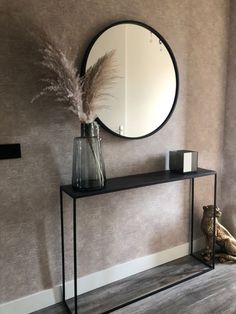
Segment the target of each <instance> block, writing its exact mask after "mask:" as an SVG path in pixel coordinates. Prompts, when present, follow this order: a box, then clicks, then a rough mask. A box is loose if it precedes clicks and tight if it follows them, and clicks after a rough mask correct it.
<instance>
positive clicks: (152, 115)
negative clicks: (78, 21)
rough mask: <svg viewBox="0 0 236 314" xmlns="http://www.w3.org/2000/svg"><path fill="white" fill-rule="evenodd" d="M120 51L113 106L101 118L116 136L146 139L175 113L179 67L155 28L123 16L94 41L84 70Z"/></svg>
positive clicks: (113, 88) (86, 57)
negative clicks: (120, 20)
mask: <svg viewBox="0 0 236 314" xmlns="http://www.w3.org/2000/svg"><path fill="white" fill-rule="evenodd" d="M111 50H115V60H116V64H117V76H118V77H119V78H118V79H117V81H116V82H115V84H114V86H113V87H112V88H111V90H110V91H109V94H110V95H111V96H112V97H110V98H109V99H107V102H108V105H109V106H108V108H105V109H103V110H101V111H99V114H98V122H99V123H100V124H101V125H102V126H103V127H104V128H105V129H107V130H108V131H110V132H112V133H113V134H115V135H118V136H122V137H126V138H142V137H146V136H149V135H151V134H153V133H154V132H156V131H158V130H159V129H160V128H161V127H162V126H163V125H164V124H165V123H166V122H167V120H168V119H169V117H170V115H171V114H172V112H173V110H174V107H175V104H176V100H177V95H178V69H177V64H176V61H175V58H174V55H173V52H172V51H171V49H170V47H169V45H168V44H167V42H166V41H165V39H164V38H163V37H162V36H161V35H160V34H159V33H157V32H156V31H155V30H154V29H152V28H151V27H149V26H147V25H145V24H143V23H139V22H134V21H123V22H119V23H116V24H113V25H112V26H109V27H108V28H106V29H105V30H103V31H102V32H100V33H99V34H98V35H97V36H96V37H95V38H94V39H93V41H92V42H91V44H90V45H89V47H88V49H87V51H86V54H85V57H84V61H83V64H82V69H81V72H82V74H84V73H85V72H86V70H87V69H88V68H89V67H90V66H91V65H93V64H94V63H95V62H96V61H97V60H98V58H100V57H101V56H103V55H104V54H105V53H107V52H109V51H111Z"/></svg>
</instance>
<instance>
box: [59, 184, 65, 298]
mask: <svg viewBox="0 0 236 314" xmlns="http://www.w3.org/2000/svg"><path fill="white" fill-rule="evenodd" d="M60 212H61V252H62V254H61V256H62V299H63V301H64V302H65V299H66V298H65V246H64V217H63V195H62V190H61V189H60Z"/></svg>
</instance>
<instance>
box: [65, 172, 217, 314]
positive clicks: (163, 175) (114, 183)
mask: <svg viewBox="0 0 236 314" xmlns="http://www.w3.org/2000/svg"><path fill="white" fill-rule="evenodd" d="M206 176H213V177H214V196H213V204H214V209H215V208H216V185H217V174H216V172H215V171H213V170H207V169H202V168H198V171H197V172H193V173H186V174H178V173H174V172H171V171H159V172H152V173H144V174H138V175H131V176H125V177H119V178H111V179H108V180H107V183H106V186H105V188H104V189H102V190H97V191H86V192H80V191H75V190H74V189H73V188H72V186H71V185H63V186H61V187H60V210H61V240H62V296H63V302H64V303H65V305H66V307H67V309H68V311H69V313H72V311H71V309H70V307H69V305H68V304H67V300H66V298H65V250H64V221H63V192H64V193H66V194H67V195H69V196H70V197H71V198H72V199H73V255H74V261H73V262H74V268H73V269H74V308H75V310H74V313H75V314H78V313H79V311H78V306H77V304H78V302H77V301H78V300H77V299H78V297H77V243H76V241H77V240H76V234H77V226H76V205H77V204H76V201H77V199H79V198H83V197H91V196H94V195H98V194H99V195H100V194H106V193H112V192H117V191H122V190H128V189H135V188H141V187H144V186H149V185H155V184H162V183H168V182H174V181H183V180H190V181H191V239H190V254H191V256H193V257H195V258H196V259H198V260H199V261H200V262H202V263H203V264H205V265H206V266H207V270H204V271H202V272H201V273H198V274H197V275H196V274H195V275H193V276H190V277H189V276H188V277H187V278H186V279H181V280H180V281H178V282H175V283H174V285H175V284H178V283H180V282H183V281H185V280H189V279H191V278H193V277H196V276H198V275H200V274H202V273H203V272H206V271H209V270H211V269H214V267H215V256H214V252H215V223H214V227H213V228H214V232H213V241H212V243H213V247H212V250H213V257H212V261H211V262H209V263H207V262H206V261H204V260H202V259H201V258H200V257H199V256H198V255H196V254H195V253H194V252H193V229H194V179H195V178H198V177H206ZM214 217H215V210H214ZM214 221H215V219H214ZM171 286H173V284H169V285H168V286H165V287H164V288H163V289H167V288H169V287H171ZM163 289H160V288H158V289H156V290H152V291H151V292H149V293H147V294H144V295H142V296H139V295H138V296H137V297H136V298H133V299H132V300H130V301H128V302H127V301H126V302H124V303H122V304H119V305H117V306H116V307H113V308H112V309H109V310H106V311H105V312H104V311H103V312H102V313H103V314H104V313H110V312H113V311H114V310H117V309H119V308H122V307H124V306H127V305H128V304H131V303H133V302H136V301H138V300H141V299H143V298H145V297H148V296H150V295H152V294H154V293H157V292H159V291H161V290H163Z"/></svg>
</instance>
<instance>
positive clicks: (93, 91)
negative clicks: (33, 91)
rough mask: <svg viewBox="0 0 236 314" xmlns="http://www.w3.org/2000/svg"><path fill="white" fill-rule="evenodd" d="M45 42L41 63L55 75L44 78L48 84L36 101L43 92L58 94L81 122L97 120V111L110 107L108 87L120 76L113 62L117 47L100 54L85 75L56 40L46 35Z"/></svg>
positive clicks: (40, 95) (39, 94) (57, 97)
mask: <svg viewBox="0 0 236 314" xmlns="http://www.w3.org/2000/svg"><path fill="white" fill-rule="evenodd" d="M42 43H43V45H44V47H41V48H40V52H41V54H42V60H41V62H40V64H41V65H42V66H43V67H44V68H46V69H47V70H49V71H50V72H51V74H52V75H53V76H52V77H49V78H46V79H45V78H44V79H41V80H42V81H43V82H44V83H45V86H44V88H43V89H42V90H41V92H39V93H38V94H37V95H36V96H35V97H34V98H33V99H32V102H34V101H36V100H37V99H38V98H39V97H42V96H48V95H54V96H55V100H56V101H58V102H63V103H66V104H67V107H66V108H67V109H68V110H70V111H72V112H73V113H74V114H76V115H77V116H78V118H79V120H80V121H81V122H83V123H90V122H93V121H94V120H95V119H96V117H97V112H98V111H99V110H100V109H101V108H104V107H106V106H105V104H104V100H105V98H106V97H107V96H110V95H109V93H107V91H108V89H109V88H111V86H112V85H113V83H114V81H115V78H116V76H115V74H114V73H115V66H114V64H113V61H114V60H113V58H114V53H115V51H110V52H109V53H106V54H105V55H104V56H102V57H101V58H99V59H98V60H97V62H96V63H95V64H94V65H93V66H91V67H90V68H89V69H88V70H87V72H86V74H85V75H84V76H83V77H81V76H80V75H79V74H78V73H77V69H76V67H75V65H74V63H73V62H71V61H69V60H68V58H67V57H66V55H65V53H63V52H62V51H61V50H60V49H58V48H57V47H56V45H55V44H53V43H51V42H49V41H48V40H46V39H45V41H41V44H42Z"/></svg>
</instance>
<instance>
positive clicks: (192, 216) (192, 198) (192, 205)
mask: <svg viewBox="0 0 236 314" xmlns="http://www.w3.org/2000/svg"><path fill="white" fill-rule="evenodd" d="M193 228H194V178H192V179H191V231H190V232H191V240H190V253H191V255H193Z"/></svg>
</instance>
